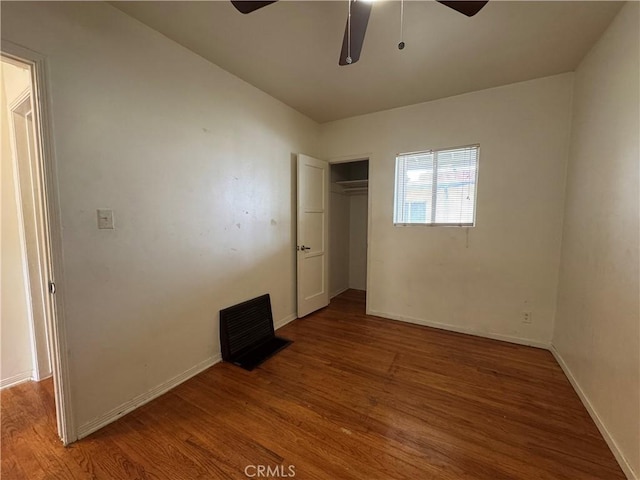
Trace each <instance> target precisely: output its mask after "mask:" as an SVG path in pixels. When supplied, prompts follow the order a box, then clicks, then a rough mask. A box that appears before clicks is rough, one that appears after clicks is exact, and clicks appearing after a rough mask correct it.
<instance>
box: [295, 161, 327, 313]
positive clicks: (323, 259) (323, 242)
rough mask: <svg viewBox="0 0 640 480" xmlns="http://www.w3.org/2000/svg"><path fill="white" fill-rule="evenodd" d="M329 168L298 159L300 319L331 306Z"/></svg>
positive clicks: (318, 162)
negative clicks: (328, 215) (328, 248)
mask: <svg viewBox="0 0 640 480" xmlns="http://www.w3.org/2000/svg"><path fill="white" fill-rule="evenodd" d="M328 197H329V164H328V163H327V162H323V161H322V160H317V159H315V158H311V157H309V156H307V155H298V242H297V257H298V262H297V263H298V318H300V317H304V316H305V315H308V314H310V313H311V312H314V311H316V310H318V309H320V308H322V307H326V306H327V305H328V304H329V276H328V274H327V273H328V272H327V269H328V255H327V245H328V243H329V242H328V239H329V236H328V223H327V220H328V218H327V213H328V212H327V209H328Z"/></svg>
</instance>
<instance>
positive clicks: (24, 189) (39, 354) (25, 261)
mask: <svg viewBox="0 0 640 480" xmlns="http://www.w3.org/2000/svg"><path fill="white" fill-rule="evenodd" d="M2 47H3V48H2V50H3V51H2V55H1V57H0V61H1V65H0V67H1V68H0V76H1V80H2V81H1V84H0V97H1V102H0V107H1V108H0V109H1V112H0V115H2V118H1V122H0V123H1V124H2V131H1V134H2V142H1V144H2V161H1V170H0V181H1V184H2V185H1V186H2V194H1V204H0V209H1V211H2V217H1V223H2V225H1V227H2V229H1V232H2V233H1V235H2V238H1V242H0V246H1V256H2V262H1V268H0V270H1V272H0V273H1V279H0V285H1V286H2V291H1V292H0V294H1V298H2V301H1V302H0V304H1V307H0V308H1V315H0V328H1V330H2V337H1V343H2V350H1V351H2V357H1V365H2V368H0V388H1V389H3V390H4V389H9V388H12V387H16V386H17V385H18V384H20V383H25V382H29V381H32V382H45V383H46V382H49V383H48V385H49V386H50V388H52V389H53V390H54V392H55V393H54V398H55V401H54V402H55V405H51V410H52V411H53V410H54V409H55V412H56V419H57V426H58V434H59V436H60V438H61V439H62V440H63V443H65V444H67V443H70V442H71V441H73V440H75V435H73V434H72V433H71V432H70V430H71V428H70V425H71V423H70V418H71V417H70V405H69V403H68V402H65V399H68V398H69V395H68V393H67V392H66V388H68V386H67V383H66V382H65V381H64V378H63V375H62V371H63V366H64V367H66V356H64V355H62V352H64V351H65V350H64V348H61V347H64V341H62V344H61V340H64V339H63V338H62V337H61V335H60V334H59V332H60V331H61V327H60V325H59V321H58V314H57V303H56V302H55V300H54V299H55V295H54V294H55V283H54V275H53V273H54V268H53V267H54V261H53V254H52V252H53V249H52V238H53V237H52V235H51V233H52V228H51V225H52V224H54V225H56V228H55V229H54V230H55V232H59V228H58V227H57V225H58V222H57V217H53V216H52V210H51V209H50V208H49V205H51V204H55V202H52V201H51V200H50V199H51V198H53V194H54V193H55V183H54V182H53V181H52V180H51V179H53V178H55V176H54V175H53V166H52V164H51V160H52V153H49V152H52V151H51V150H50V148H44V147H45V146H46V147H49V146H50V142H48V141H44V140H43V139H45V137H46V138H47V139H48V138H49V137H48V136H46V133H47V129H45V128H44V120H43V119H44V118H46V115H44V114H43V110H45V102H43V98H44V97H43V93H44V91H45V89H44V87H43V83H44V71H45V69H44V65H43V64H44V59H43V58H42V57H39V56H38V55H37V54H36V53H35V52H31V51H28V50H26V49H23V48H21V47H19V46H16V45H13V44H10V43H9V42H3V45H2ZM5 48H6V49H7V50H5ZM20 52H23V53H25V56H24V59H23V57H22V55H20ZM32 57H34V58H32ZM36 57H37V58H36ZM27 58H28V59H29V60H27ZM48 179H49V181H47V180H48ZM52 220H53V222H52ZM55 239H56V244H55V245H56V248H59V235H57V236H56V237H55ZM55 265H56V266H57V265H58V262H57V261H56V262H55ZM56 270H57V269H56ZM65 371H66V370H65ZM51 377H53V379H51ZM65 378H66V377H65ZM25 385H26V384H25ZM34 385H35V384H34ZM23 387H24V386H23ZM23 387H20V388H23ZM16 388H18V387H16Z"/></svg>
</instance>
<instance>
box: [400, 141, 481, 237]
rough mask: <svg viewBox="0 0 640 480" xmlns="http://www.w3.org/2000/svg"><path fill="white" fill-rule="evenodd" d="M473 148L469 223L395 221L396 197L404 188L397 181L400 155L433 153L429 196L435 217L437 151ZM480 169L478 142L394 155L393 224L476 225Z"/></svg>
mask: <svg viewBox="0 0 640 480" xmlns="http://www.w3.org/2000/svg"><path fill="white" fill-rule="evenodd" d="M472 147H473V148H475V149H476V152H477V154H476V172H475V173H476V176H475V188H474V196H473V220H472V221H471V223H436V222H432V223H428V222H411V223H406V222H397V221H396V215H397V213H398V197H399V190H400V189H404V186H405V185H404V183H399V182H398V180H399V177H398V174H399V168H398V167H399V163H400V157H404V156H408V155H421V154H424V155H427V154H433V185H432V198H431V218H434V219H435V211H436V207H437V205H436V203H437V202H436V198H437V195H438V188H437V185H438V153H439V152H443V151H449V150H458V149H463V148H472ZM479 171H480V144H478V143H474V144H471V145H462V146H457V147H443V148H434V149H429V150H422V151H416V152H405V153H398V154H397V155H396V166H395V179H394V186H393V187H394V188H393V225H394V226H395V227H414V226H419V227H466V228H472V227H475V226H476V215H477V210H478V174H479V173H478V172H479ZM402 195H403V197H404V193H402Z"/></svg>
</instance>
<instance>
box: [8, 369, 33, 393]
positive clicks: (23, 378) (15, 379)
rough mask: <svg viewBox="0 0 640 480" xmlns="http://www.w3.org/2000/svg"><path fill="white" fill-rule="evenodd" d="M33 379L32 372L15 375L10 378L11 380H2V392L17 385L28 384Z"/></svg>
mask: <svg viewBox="0 0 640 480" xmlns="http://www.w3.org/2000/svg"><path fill="white" fill-rule="evenodd" d="M32 379H33V377H32V372H24V373H19V374H18V375H13V376H12V377H9V378H4V379H2V380H0V390H3V389H5V388H9V387H13V386H15V385H18V384H19V383H24V382H28V381H29V380H32Z"/></svg>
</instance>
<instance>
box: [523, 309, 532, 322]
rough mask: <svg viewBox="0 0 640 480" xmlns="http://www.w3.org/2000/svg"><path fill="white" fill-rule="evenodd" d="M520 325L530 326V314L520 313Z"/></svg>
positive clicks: (527, 312)
mask: <svg viewBox="0 0 640 480" xmlns="http://www.w3.org/2000/svg"><path fill="white" fill-rule="evenodd" d="M522 323H526V324H530V323H531V312H530V311H524V312H522Z"/></svg>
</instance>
